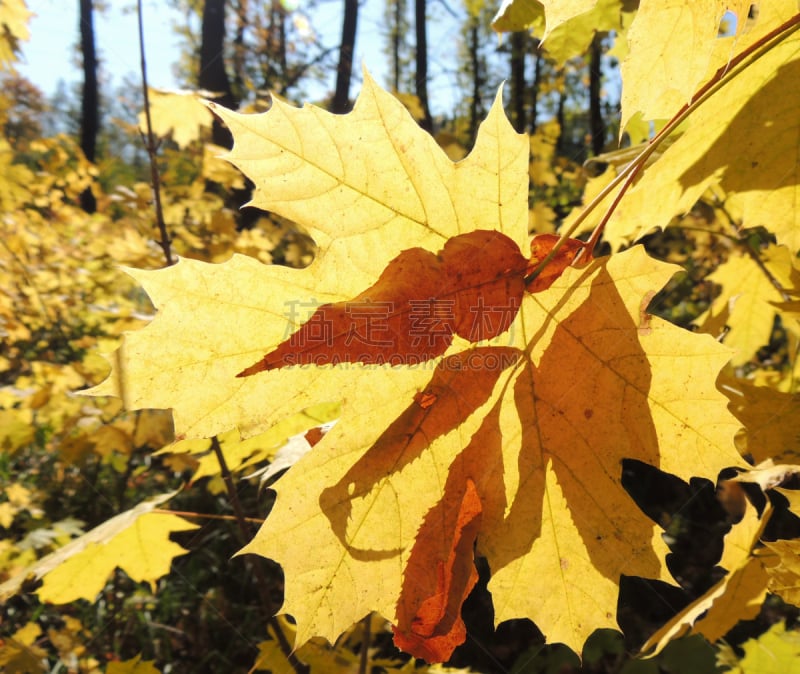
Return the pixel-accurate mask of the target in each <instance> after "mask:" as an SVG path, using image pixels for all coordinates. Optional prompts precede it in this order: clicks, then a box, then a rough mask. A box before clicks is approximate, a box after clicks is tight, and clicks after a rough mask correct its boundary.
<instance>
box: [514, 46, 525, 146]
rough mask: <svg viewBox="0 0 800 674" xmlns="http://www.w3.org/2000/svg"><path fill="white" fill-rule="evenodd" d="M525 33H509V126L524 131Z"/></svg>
mask: <svg viewBox="0 0 800 674" xmlns="http://www.w3.org/2000/svg"><path fill="white" fill-rule="evenodd" d="M527 37H528V35H527V33H525V32H522V31H518V32H516V33H511V124H512V125H513V127H514V129H516V131H517V132H518V133H522V132H524V131H525V47H526V43H527Z"/></svg>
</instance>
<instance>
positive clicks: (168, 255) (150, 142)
mask: <svg viewBox="0 0 800 674" xmlns="http://www.w3.org/2000/svg"><path fill="white" fill-rule="evenodd" d="M136 13H137V16H138V18H139V54H140V56H141V64H142V91H143V92H144V116H145V119H146V120H147V136H146V137H145V139H144V141H145V142H144V146H145V149H146V150H147V156H148V157H149V158H150V179H151V180H152V183H153V202H154V204H155V209H156V225H157V226H158V231H159V232H160V234H161V240H160V241H158V242H157V243H158V245H159V246H161V250H163V251H164V258H165V259H166V261H167V266H168V267H169V266H172V264H174V262H175V261H174V260H173V259H172V250H171V248H170V245H171V243H172V241H171V239H170V238H169V233H168V232H167V225H166V223H165V222H164V212H163V211H162V209H161V177H160V175H159V173H158V161H157V158H156V141H155V137H154V136H153V122H152V120H151V119H150V94H149V91H148V86H147V60H146V59H145V55H144V23H143V21H142V0H136Z"/></svg>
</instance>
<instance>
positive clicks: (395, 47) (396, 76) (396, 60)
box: [391, 0, 405, 91]
mask: <svg viewBox="0 0 800 674" xmlns="http://www.w3.org/2000/svg"><path fill="white" fill-rule="evenodd" d="M403 5H404V3H403V2H401V1H400V0H394V8H393V9H394V25H393V26H392V36H391V39H392V86H393V87H394V90H395V91H400V26H401V25H402V22H403V10H404V9H405V7H404V6H403Z"/></svg>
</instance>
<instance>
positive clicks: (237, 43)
mask: <svg viewBox="0 0 800 674" xmlns="http://www.w3.org/2000/svg"><path fill="white" fill-rule="evenodd" d="M247 9H248V7H247V0H239V2H238V3H237V5H236V34H235V35H234V36H233V88H234V91H235V92H236V93H235V95H236V96H238V97H241V96H243V95H244V93H245V90H244V88H245V83H244V82H245V73H244V61H245V52H246V49H247V48H246V46H245V44H244V34H245V31H246V30H247V25H248V19H247Z"/></svg>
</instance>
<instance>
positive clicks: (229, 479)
mask: <svg viewBox="0 0 800 674" xmlns="http://www.w3.org/2000/svg"><path fill="white" fill-rule="evenodd" d="M211 449H212V450H213V451H214V455H215V456H216V457H217V462H218V463H219V468H220V472H221V473H222V480H223V481H224V482H225V488H226V489H227V491H228V499H229V500H230V502H231V506H232V507H233V512H234V514H235V515H236V523H237V525H238V530H239V536H240V538H241V539H242V541H243V543H244V544H246V543H248V542H249V540H250V537H251V531H250V527H249V526H248V523H247V518H246V517H245V514H244V509H243V508H242V502H241V501H240V500H239V494H238V493H237V492H236V486H235V485H234V484H233V475H232V474H231V471H230V469H229V468H228V463H227V461H225V456H224V454H223V453H222V447H221V446H220V444H219V440H218V439H217V436H214V437H213V438H211ZM245 564H246V565H247V566H248V567H249V569H250V570H251V571H252V572H253V575H254V576H255V577H256V585H257V587H258V593H259V597H260V599H261V604H262V606H264V609H265V610H266V612H267V614H268V618H267V621H268V623H269V625H270V627H272V629H273V630H274V631H275V637H276V639H277V641H278V646H279V647H280V649H281V652H283V654H284V655H285V656H286V658H287V660H289V663H290V664H291V665H292V669H294V671H295V674H308V672H309V668H308V666H307V665H304V664H303V663H302V662H300V661H299V660H298V659H297V656H296V655H295V654H294V652H293V651H292V645H291V644H290V643H289V640H288V639H287V638H286V635H285V634H284V633H283V629H281V624H280V622H279V621H278V619H277V618H276V617H275V610H274V608H273V606H272V600H271V598H270V596H269V593H268V592H267V586H268V583H267V578H266V576H265V575H264V571H263V569H262V568H261V566H259V565H258V564H253V563H252V562H251V560H250V558H245Z"/></svg>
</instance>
